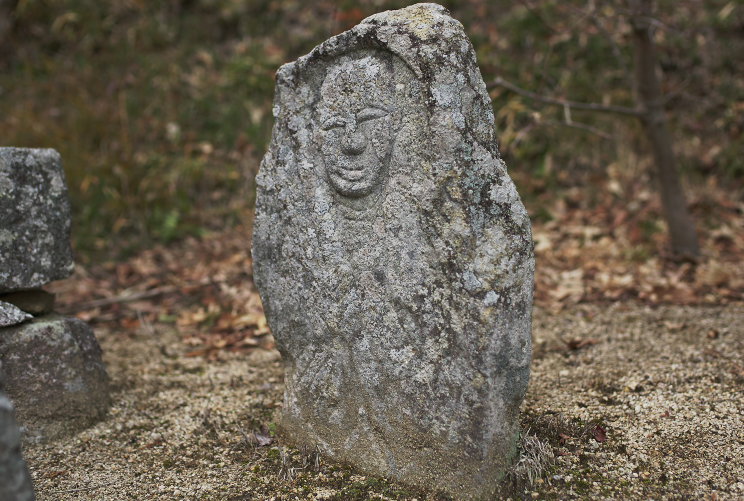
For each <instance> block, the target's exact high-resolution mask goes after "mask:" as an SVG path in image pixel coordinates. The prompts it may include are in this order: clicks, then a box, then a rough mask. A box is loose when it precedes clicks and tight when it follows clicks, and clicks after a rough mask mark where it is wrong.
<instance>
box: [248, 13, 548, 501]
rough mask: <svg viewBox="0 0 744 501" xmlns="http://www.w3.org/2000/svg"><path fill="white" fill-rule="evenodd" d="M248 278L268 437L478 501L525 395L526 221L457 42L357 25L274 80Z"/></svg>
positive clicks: (428, 29)
mask: <svg viewBox="0 0 744 501" xmlns="http://www.w3.org/2000/svg"><path fill="white" fill-rule="evenodd" d="M274 117H275V125H274V130H273V134H272V142H271V146H270V148H269V151H268V153H267V154H266V156H265V157H264V159H263V162H262V164H261V169H260V171H259V175H258V179H257V187H258V188H257V189H258V194H257V197H258V198H257V206H256V220H255V226H254V235H253V259H254V276H255V281H256V284H257V286H258V288H259V291H260V293H261V297H262V298H263V301H264V307H265V310H266V314H267V317H268V320H269V324H270V326H271V328H272V330H273V332H274V335H275V337H276V339H277V343H278V345H279V348H280V350H281V352H282V354H283V357H284V360H285V363H286V392H285V402H284V416H283V423H282V429H283V430H284V435H285V437H286V439H287V440H290V441H293V442H294V443H296V444H318V445H320V447H321V448H322V449H323V450H324V451H325V452H326V454H329V455H331V456H332V457H335V458H337V459H339V460H342V461H345V462H349V463H351V464H354V465H356V466H357V467H359V468H361V469H362V470H364V471H367V472H371V473H376V474H383V475H388V476H391V477H393V478H396V479H398V480H401V481H404V482H408V483H411V484H416V485H423V486H426V487H434V488H438V489H443V490H446V491H449V492H450V493H453V494H454V495H456V496H457V497H464V498H471V497H481V496H490V495H492V494H493V493H494V492H496V490H497V489H498V482H499V480H500V478H501V477H502V476H503V474H504V471H505V469H506V468H507V467H508V465H509V463H510V461H511V460H512V458H513V455H514V453H515V447H516V445H515V439H516V436H517V430H518V409H519V405H520V402H521V401H522V398H523V396H524V393H525V390H526V387H527V382H528V379H529V363H530V354H531V344H530V330H531V308H532V288H533V270H534V258H533V252H532V239H531V231H530V221H529V217H528V215H527V212H526V211H525V209H524V206H523V205H522V203H521V201H520V199H519V196H518V195H517V192H516V190H515V187H514V184H513V183H512V181H511V180H510V178H509V176H508V175H507V173H506V167H505V165H504V163H503V162H502V160H501V158H500V156H499V152H498V149H497V146H496V139H495V137H494V117H493V111H492V109H491V102H490V99H489V96H488V93H487V92H486V86H485V84H484V83H483V79H482V77H481V75H480V71H479V70H478V66H477V64H476V61H475V54H474V51H473V47H472V45H471V43H470V41H469V40H468V38H467V36H466V35H465V32H464V30H463V27H462V25H461V24H460V23H459V22H457V21H455V20H454V19H452V18H451V17H449V15H448V12H447V11H446V10H445V9H444V8H442V7H440V6H438V5H435V4H418V5H414V6H411V7H408V8H406V9H402V10H398V11H390V12H384V13H381V14H378V15H374V16H371V17H369V18H367V19H365V20H364V21H362V22H361V24H359V25H358V26H356V27H354V28H353V29H351V30H350V31H347V32H345V33H342V34H340V35H338V36H335V37H333V38H331V39H329V40H328V41H326V42H324V43H322V44H321V45H319V46H318V47H316V48H315V49H314V50H313V51H312V52H311V53H310V54H308V55H307V56H304V57H302V58H300V59H298V60H297V61H295V62H293V63H290V64H287V65H284V66H283V67H282V68H281V69H280V70H279V72H278V74H277V84H276V97H275V102H274Z"/></svg>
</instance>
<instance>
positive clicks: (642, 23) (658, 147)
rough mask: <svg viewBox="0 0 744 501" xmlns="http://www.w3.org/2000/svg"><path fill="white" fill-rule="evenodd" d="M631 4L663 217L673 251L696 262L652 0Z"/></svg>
mask: <svg viewBox="0 0 744 501" xmlns="http://www.w3.org/2000/svg"><path fill="white" fill-rule="evenodd" d="M630 4H631V7H632V8H633V15H632V18H631V24H632V26H633V39H634V43H635V66H636V83H637V85H638V89H637V90H638V100H639V104H640V105H641V106H640V107H641V108H642V109H643V113H642V115H641V122H642V123H643V128H644V130H645V132H646V135H647V136H648V139H649V141H650V142H651V147H652V149H653V153H654V164H655V166H656V177H657V182H658V183H659V191H660V192H661V202H662V205H663V208H664V217H665V218H666V221H667V224H668V226H669V235H670V240H671V248H672V252H673V253H674V254H676V255H677V256H679V257H682V258H689V259H695V258H697V257H698V256H699V255H700V248H699V246H698V240H697V233H696V231H695V223H694V222H693V220H692V217H691V216H690V212H689V210H688V208H687V201H686V200H685V194H684V191H683V189H682V183H681V182H680V179H679V173H678V171H677V163H676V159H675V157H674V151H673V150H672V137H671V134H670V133H669V128H668V127H667V119H666V114H665V113H664V100H663V95H662V92H661V85H660V83H659V77H658V75H657V69H658V64H657V61H656V49H655V47H654V41H653V36H652V31H651V30H652V25H651V24H652V18H651V14H652V0H630Z"/></svg>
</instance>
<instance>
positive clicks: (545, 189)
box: [0, 0, 744, 261]
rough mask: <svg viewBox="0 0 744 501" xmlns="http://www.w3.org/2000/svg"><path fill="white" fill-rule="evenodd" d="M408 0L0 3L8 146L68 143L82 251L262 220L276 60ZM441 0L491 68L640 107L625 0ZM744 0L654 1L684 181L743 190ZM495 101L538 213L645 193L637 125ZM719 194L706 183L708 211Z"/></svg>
mask: <svg viewBox="0 0 744 501" xmlns="http://www.w3.org/2000/svg"><path fill="white" fill-rule="evenodd" d="M411 3H414V2H401V1H384V0H378V1H375V0H366V1H324V0H320V1H316V2H303V1H299V0H159V1H147V0H111V1H106V2H101V1H99V0H16V1H10V0H0V9H4V10H5V12H0V15H5V16H7V15H10V16H11V17H10V18H9V19H11V20H12V23H10V28H9V29H7V30H3V27H2V23H0V70H1V71H0V142H1V143H2V144H3V145H13V146H26V147H51V148H56V149H57V150H59V151H60V153H61V154H62V158H63V160H64V164H65V170H66V172H67V176H68V183H69V186H70V189H71V195H72V199H73V206H74V224H75V227H74V235H75V245H76V248H77V251H78V257H79V259H81V260H83V261H85V260H88V259H91V258H94V257H96V256H99V255H105V256H108V257H109V258H113V257H119V256H121V255H123V254H127V253H130V252H133V251H136V250H139V249H142V248H144V247H147V246H150V245H152V244H154V243H157V242H168V241H172V240H175V239H179V238H181V237H184V236H187V235H195V234H200V233H202V232H204V231H208V230H210V229H224V228H228V227H230V226H232V225H235V224H236V223H238V222H240V221H241V220H245V219H247V218H250V207H251V205H252V202H253V189H252V178H253V176H254V175H255V172H256V171H257V169H258V163H259V162H260V158H261V156H262V154H263V152H264V150H265V148H266V146H267V143H268V140H269V137H270V131H271V123H272V119H271V101H272V98H273V85H274V82H273V78H274V73H275V71H276V69H277V68H278V67H279V65H281V64H282V63H284V62H287V61H291V60H293V59H295V58H297V57H298V56H300V55H302V54H305V53H306V52H308V51H309V50H310V49H312V47H314V46H315V45H316V44H318V43H320V42H321V41H323V40H324V39H326V38H328V37H329V36H331V35H334V34H337V33H339V32H341V31H343V30H345V29H348V28H349V27H351V26H353V25H354V24H356V23H357V22H359V21H360V20H361V19H363V18H364V17H366V16H367V15H370V14H372V13H374V12H377V11H380V10H385V9H393V8H399V7H402V6H405V5H409V4H411ZM442 3H443V4H444V5H445V6H446V7H447V8H449V9H450V10H451V11H452V14H453V16H454V17H456V18H457V19H459V20H460V21H461V22H462V23H463V24H464V26H465V29H466V31H467V32H468V34H469V35H470V36H471V38H472V41H473V44H474V46H475V48H476V51H477V55H478V60H479V64H480V67H481V70H482V73H483V76H484V79H485V80H486V82H490V81H492V80H493V79H494V78H496V77H497V76H500V77H503V78H504V79H506V80H508V81H510V82H512V83H514V84H516V85H518V86H520V87H522V88H526V89H530V90H532V91H535V92H538V93H540V94H544V95H547V96H553V97H560V98H567V99H571V100H574V101H585V102H597V103H604V104H618V105H626V106H634V89H633V75H632V67H633V61H632V44H631V41H630V26H629V22H628V17H627V10H626V7H625V3H624V2H622V1H620V0H613V1H607V2H599V1H593V0H522V1H513V0H451V1H444V2H442ZM742 10H743V9H742V4H741V2H740V1H738V0H661V1H659V2H658V13H659V19H658V32H657V43H658V46H659V58H660V60H661V65H662V69H663V71H664V77H663V84H664V89H665V92H666V93H667V95H668V103H667V109H668V110H669V112H670V115H669V116H670V120H671V122H670V126H671V128H672V132H673V135H674V139H675V147H676V152H677V154H678V157H679V160H680V164H681V166H682V168H683V171H684V174H685V177H686V178H687V179H688V181H689V180H691V181H692V182H691V183H690V184H692V185H700V186H702V185H711V184H714V185H716V186H725V187H726V188H727V189H729V191H731V192H733V193H738V195H736V196H738V199H737V203H741V202H742V194H741V193H742V191H741V188H742V178H744V160H743V159H742V156H743V155H742V153H743V152H742V144H744V136H743V131H744V79H742V69H743V67H742V57H741V54H744V12H742ZM491 95H492V97H493V99H494V111H495V113H496V117H497V121H496V128H497V133H498V136H499V140H500V147H501V150H502V153H503V155H504V157H505V160H506V162H507V165H508V166H509V168H510V173H511V174H512V176H513V177H514V178H515V181H516V182H517V185H518V187H519V190H520V193H521V194H522V195H523V197H524V198H525V201H526V204H527V206H528V209H529V210H530V213H531V214H532V216H533V218H534V219H535V221H536V222H541V221H542V222H546V221H550V220H551V219H552V218H554V217H555V214H554V212H555V211H556V210H560V209H561V207H563V208H566V207H568V208H569V209H570V208H571V207H574V208H581V207H590V206H592V205H596V204H601V203H605V202H606V201H607V199H608V198H611V199H613V200H614V201H615V203H616V204H620V205H623V204H624V205H627V204H632V203H633V202H634V200H640V201H643V197H648V196H650V195H648V194H646V195H644V193H647V191H648V190H649V185H650V182H651V181H650V179H649V174H648V171H649V168H648V167H649V161H648V160H647V159H646V156H647V151H648V145H647V144H646V142H645V141H644V138H643V134H642V131H641V128H640V125H639V124H638V123H637V121H636V120H633V119H632V118H623V117H618V116H615V115H606V114H600V113H593V112H580V111H575V110H574V111H572V113H571V115H572V116H567V115H568V114H567V113H566V110H564V109H562V108H561V107H555V106H546V105H542V104H540V103H535V102H531V101H530V100H529V99H526V98H524V97H521V96H519V95H516V94H514V93H511V92H509V91H507V90H505V89H502V88H493V89H492V90H491ZM556 201H559V202H560V203H558V204H556ZM714 203H715V201H712V200H706V199H705V196H697V197H695V196H693V210H694V213H695V215H696V217H697V218H698V219H700V218H703V220H704V221H703V223H704V224H706V223H705V218H706V217H708V218H709V219H715V211H714V210H713V209H711V208H710V207H708V208H707V209H706V204H707V206H711V205H713V204H714ZM556 207H557V209H556ZM659 221H660V219H659V218H658V217H657V216H654V215H650V216H648V217H645V216H644V218H643V219H641V220H639V221H637V223H638V224H637V227H638V228H639V229H640V231H641V232H642V233H643V234H649V235H651V234H653V233H655V232H658V231H660V224H663V223H660V222H659ZM708 223H709V224H713V225H714V224H715V222H714V221H708ZM642 237H643V235H641V238H642Z"/></svg>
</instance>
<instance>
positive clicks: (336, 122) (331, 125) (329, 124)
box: [321, 117, 346, 130]
mask: <svg viewBox="0 0 744 501" xmlns="http://www.w3.org/2000/svg"><path fill="white" fill-rule="evenodd" d="M345 126H346V120H344V119H343V118H342V117H330V118H327V119H326V120H325V121H324V122H323V123H322V124H321V128H322V129H323V130H331V129H336V128H338V127H345Z"/></svg>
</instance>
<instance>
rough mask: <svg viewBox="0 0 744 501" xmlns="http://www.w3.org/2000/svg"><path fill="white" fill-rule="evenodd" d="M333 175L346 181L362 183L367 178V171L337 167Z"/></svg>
mask: <svg viewBox="0 0 744 501" xmlns="http://www.w3.org/2000/svg"><path fill="white" fill-rule="evenodd" d="M333 174H335V175H337V176H338V177H340V178H341V179H343V180H345V181H351V182H354V181H361V180H362V179H364V178H365V177H367V169H366V168H365V167H359V168H353V167H341V166H336V168H335V169H334V170H333Z"/></svg>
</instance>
